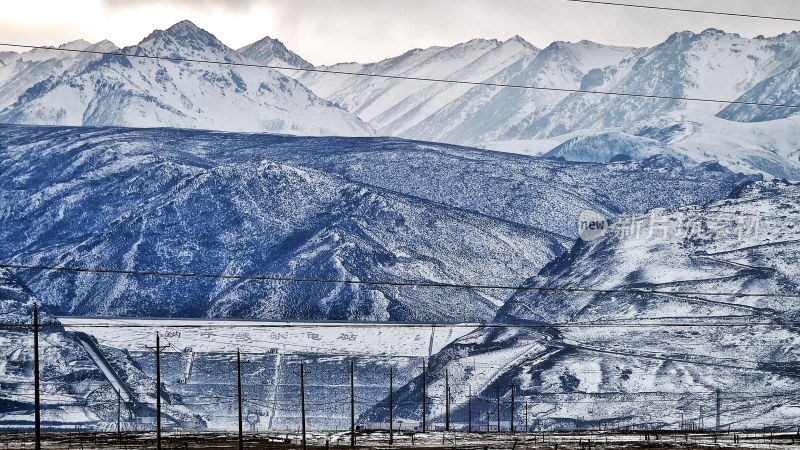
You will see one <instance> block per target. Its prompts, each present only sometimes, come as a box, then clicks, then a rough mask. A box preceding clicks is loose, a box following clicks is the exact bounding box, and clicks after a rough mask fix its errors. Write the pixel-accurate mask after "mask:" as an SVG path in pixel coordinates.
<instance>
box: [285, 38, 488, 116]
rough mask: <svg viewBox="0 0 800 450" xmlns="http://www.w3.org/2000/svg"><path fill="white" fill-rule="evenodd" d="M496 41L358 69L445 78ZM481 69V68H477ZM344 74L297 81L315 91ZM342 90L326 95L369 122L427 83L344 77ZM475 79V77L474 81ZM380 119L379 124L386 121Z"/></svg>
mask: <svg viewBox="0 0 800 450" xmlns="http://www.w3.org/2000/svg"><path fill="white" fill-rule="evenodd" d="M500 45H501V43H500V42H499V41H496V40H485V39H475V40H472V41H468V42H465V43H462V44H458V45H456V46H454V47H430V48H427V49H414V50H410V51H409V52H407V53H405V54H403V55H400V56H397V57H394V58H390V59H386V60H383V61H380V62H377V63H373V64H366V65H364V66H363V67H362V69H361V70H360V71H359V72H360V73H364V74H380V75H398V76H407V77H422V78H447V77H451V76H452V75H453V74H454V73H456V72H458V71H459V70H461V69H462V68H464V67H465V66H468V65H469V64H470V63H472V62H474V61H476V60H477V59H478V58H480V57H481V56H483V55H484V54H486V53H487V52H489V51H491V50H493V49H495V48H497V47H499V46H500ZM481 70H485V69H483V68H482V69H481ZM339 77H347V76H345V75H333V74H324V73H304V74H302V75H300V76H299V81H300V82H301V83H304V84H305V85H307V86H308V87H309V88H310V89H311V90H312V91H315V92H316V89H317V85H318V84H325V83H327V82H329V81H328V80H334V81H332V82H337V83H340V81H335V78H339ZM347 78H349V80H348V81H347V83H346V84H345V85H344V86H345V87H344V89H343V90H341V91H337V92H335V93H334V94H333V95H332V96H329V97H327V98H328V99H329V100H331V101H333V102H336V103H337V104H340V105H342V106H343V107H345V108H347V110H349V111H351V112H353V113H354V114H356V115H358V116H359V117H360V118H361V119H362V120H365V121H367V122H372V121H373V120H375V119H376V118H377V117H378V116H380V115H382V114H386V113H387V111H389V110H390V109H392V108H394V107H396V106H397V105H398V104H399V103H401V102H403V101H404V100H406V99H407V98H408V97H409V96H410V95H412V94H414V93H416V92H418V91H421V90H424V89H426V88H428V87H429V86H430V85H431V83H429V82H425V81H415V80H391V79H385V78H372V77H347ZM476 81H479V80H476ZM388 122H389V120H387V119H386V118H384V119H383V120H382V122H381V123H383V124H385V123H388Z"/></svg>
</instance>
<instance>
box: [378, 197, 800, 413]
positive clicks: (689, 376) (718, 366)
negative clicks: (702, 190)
mask: <svg viewBox="0 0 800 450" xmlns="http://www.w3.org/2000/svg"><path fill="white" fill-rule="evenodd" d="M799 196H800V185H789V184H785V183H783V182H758V183H752V184H747V185H745V186H743V187H742V188H740V189H738V190H737V191H736V192H734V193H733V195H731V197H730V198H728V199H725V200H721V201H717V202H712V203H710V204H708V205H705V206H692V207H686V208H678V209H675V210H663V209H656V210H653V211H651V212H650V213H648V214H642V215H634V216H627V217H620V218H618V219H617V220H616V221H615V222H614V223H613V225H612V227H611V228H610V229H609V230H608V232H607V233H606V234H605V235H603V236H601V237H599V238H598V239H595V240H592V241H590V242H585V241H582V240H580V241H578V242H577V243H576V245H575V246H574V247H573V248H572V250H571V251H570V252H568V253H565V254H564V255H562V256H561V257H559V258H558V259H556V260H555V261H553V262H552V263H550V264H548V266H547V267H546V268H545V269H543V270H542V272H541V273H540V275H539V276H537V277H535V278H533V279H531V280H529V282H528V283H527V286H531V287H536V286H539V287H547V288H558V287H563V288H566V289H575V288H582V287H587V288H592V289H598V290H604V289H607V290H612V291H619V290H622V291H624V290H631V289H635V290H643V291H648V290H656V291H660V292H661V293H659V294H644V293H642V294H634V293H624V292H608V293H604V292H575V291H553V290H550V291H520V292H519V293H518V294H517V295H515V296H514V298H512V299H511V300H510V301H509V302H507V303H506V305H505V306H504V307H503V308H502V309H501V311H500V312H499V313H498V316H497V318H496V321H497V322H499V323H517V324H519V325H520V327H519V328H486V329H482V330H478V331H476V332H474V333H472V334H470V335H467V336H465V337H463V338H461V339H459V340H458V341H456V342H454V343H453V344H451V345H450V346H449V347H447V348H445V349H443V350H442V352H440V353H439V355H437V357H436V358H434V360H433V361H432V364H431V371H430V374H432V375H430V376H431V378H429V380H431V383H432V384H431V386H430V388H429V389H430V390H431V391H434V392H437V391H440V389H441V388H442V385H443V382H444V380H443V376H444V369H445V368H447V369H448V370H449V374H450V376H451V378H450V383H451V385H452V386H457V388H456V390H455V391H454V392H453V397H454V399H453V409H454V410H455V411H458V413H457V414H456V419H455V420H458V419H459V418H463V412H464V410H463V406H464V405H465V403H466V401H467V398H466V395H467V390H466V389H465V388H462V386H470V387H471V388H472V393H473V394H476V395H478V398H479V399H480V398H484V399H492V398H493V397H494V395H495V386H499V388H500V389H501V391H500V392H501V396H502V398H503V402H504V406H503V408H504V413H503V414H505V415H506V417H508V414H509V410H508V400H509V397H510V393H509V387H508V386H509V385H510V384H514V385H516V389H517V390H516V399H517V401H518V402H519V403H518V405H519V404H521V402H523V401H529V402H530V403H531V404H532V406H533V408H532V412H531V413H532V418H535V419H537V420H546V423H550V424H555V425H560V426H565V427H573V426H574V425H575V423H576V422H577V423H579V424H582V426H584V427H586V426H588V427H591V426H596V424H597V423H599V422H605V423H620V424H622V425H634V426H641V425H644V424H649V426H655V427H658V426H670V425H671V426H678V425H679V424H680V422H681V420H682V418H685V417H692V418H693V419H697V418H698V417H702V419H701V420H704V422H705V425H706V426H713V425H714V420H715V417H714V415H715V402H716V395H717V394H716V390H717V389H719V390H720V394H719V395H720V399H721V405H720V412H721V414H720V421H721V425H722V426H723V427H727V426H728V425H731V426H732V427H734V428H737V427H753V426H761V425H764V424H769V425H784V426H788V425H789V424H791V423H792V421H793V420H794V419H793V418H794V417H795V416H796V414H797V412H798V407H797V399H798V394H797V392H798V391H797V389H798V385H799V383H800V381H798V370H799V368H798V365H797V357H798V354H799V353H800V334H799V333H798V330H797V327H796V326H794V325H793V323H794V322H795V321H796V320H797V317H798V314H799V313H800V308H798V305H797V302H796V298H793V297H792V296H796V295H797V292H798V288H800V271H798V270H797V267H796V262H797V260H798V258H800V254H799V252H800V244H799V242H800V240H799V239H798V237H800V233H798V230H797V229H796V228H797V223H799V221H800V207H798V205H800V199H799ZM669 292H675V294H669ZM703 293H718V294H722V295H711V294H703ZM763 293H766V294H768V295H766V296H758V295H755V296H752V295H748V294H763ZM782 294H783V295H782ZM402 392H403V394H402V395H400V396H399V397H400V399H399V402H400V403H401V404H402V402H403V401H404V400H405V399H407V398H415V397H416V396H418V395H419V384H418V380H415V381H414V382H412V383H410V384H409V385H407V386H406V387H404V388H403V391H402ZM375 411H376V412H377V411H378V409H377V408H376V409H375ZM410 411H413V409H410ZM435 411H436V413H437V414H439V415H441V414H443V409H442V408H441V406H440V407H439V408H438V409H437V410H435ZM400 414H402V413H400ZM408 414H409V415H411V414H413V412H408Z"/></svg>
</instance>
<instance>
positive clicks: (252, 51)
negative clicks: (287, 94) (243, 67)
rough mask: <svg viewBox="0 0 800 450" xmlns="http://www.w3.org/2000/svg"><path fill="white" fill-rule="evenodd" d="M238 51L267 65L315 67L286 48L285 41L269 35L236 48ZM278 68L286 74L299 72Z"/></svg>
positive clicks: (300, 67) (290, 74)
mask: <svg viewBox="0 0 800 450" xmlns="http://www.w3.org/2000/svg"><path fill="white" fill-rule="evenodd" d="M236 53H239V54H240V55H242V56H244V57H246V58H249V59H251V60H253V61H255V62H257V63H259V64H263V65H267V66H278V67H294V68H298V69H313V68H314V66H313V65H312V64H311V63H310V62H308V61H306V60H305V59H303V58H301V57H300V55H298V54H297V53H294V52H293V51H291V50H289V49H288V48H286V46H285V45H284V44H283V42H281V41H279V40H277V39H273V38H271V37H269V36H266V37H264V38H263V39H260V40H258V41H256V42H253V43H252V44H248V45H245V46H244V47H242V48H240V49H238V50H236ZM276 70H277V71H278V72H281V73H282V74H284V75H286V76H295V75H297V74H298V72H297V71H294V70H285V69H276Z"/></svg>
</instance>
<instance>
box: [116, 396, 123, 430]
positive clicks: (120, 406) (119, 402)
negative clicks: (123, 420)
mask: <svg viewBox="0 0 800 450" xmlns="http://www.w3.org/2000/svg"><path fill="white" fill-rule="evenodd" d="M121 414H122V396H121V395H120V392H119V389H117V438H119V432H120V426H119V425H120V423H119V422H120V415H121Z"/></svg>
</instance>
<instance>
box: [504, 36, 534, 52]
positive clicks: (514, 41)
mask: <svg viewBox="0 0 800 450" xmlns="http://www.w3.org/2000/svg"><path fill="white" fill-rule="evenodd" d="M502 45H503V46H506V45H520V46H522V47H524V48H527V49H529V50H538V48H536V46H535V45H533V44H531V43H530V42H528V41H526V40H525V39H523V38H522V36H520V35H518V34H516V35H514V36H512V37H511V38H509V39H507V40H506V41H505V42H503V44H502Z"/></svg>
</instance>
